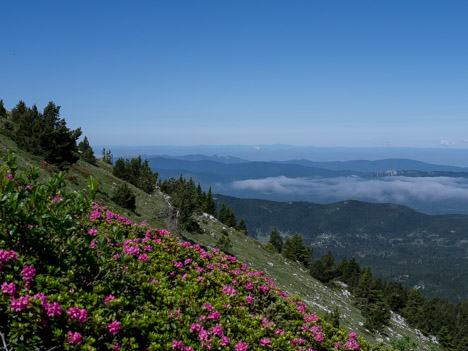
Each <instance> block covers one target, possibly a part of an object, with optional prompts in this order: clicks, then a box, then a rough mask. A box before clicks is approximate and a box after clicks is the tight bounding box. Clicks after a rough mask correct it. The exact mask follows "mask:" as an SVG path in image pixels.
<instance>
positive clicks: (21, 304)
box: [10, 295, 29, 312]
mask: <svg viewBox="0 0 468 351" xmlns="http://www.w3.org/2000/svg"><path fill="white" fill-rule="evenodd" d="M28 305H29V295H27V296H20V297H19V298H18V299H15V298H12V299H11V302H10V308H11V309H12V310H13V311H15V312H20V311H22V310H24V309H26V308H27V307H28Z"/></svg>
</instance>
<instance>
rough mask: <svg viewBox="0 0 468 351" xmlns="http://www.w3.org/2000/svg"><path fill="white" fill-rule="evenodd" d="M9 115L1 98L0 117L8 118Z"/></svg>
mask: <svg viewBox="0 0 468 351" xmlns="http://www.w3.org/2000/svg"><path fill="white" fill-rule="evenodd" d="M6 117H7V110H6V109H5V106H3V99H0V118H6Z"/></svg>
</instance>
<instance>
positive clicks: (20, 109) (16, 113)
mask: <svg viewBox="0 0 468 351" xmlns="http://www.w3.org/2000/svg"><path fill="white" fill-rule="evenodd" d="M28 110H29V109H28V107H27V106H26V103H25V102H24V101H23V100H20V101H19V102H18V104H17V105H16V106H15V107H14V108H13V109H12V110H11V119H12V120H13V121H15V122H20V121H21V120H22V119H23V117H24V116H25V114H26V113H28Z"/></svg>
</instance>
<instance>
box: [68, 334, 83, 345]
mask: <svg viewBox="0 0 468 351" xmlns="http://www.w3.org/2000/svg"><path fill="white" fill-rule="evenodd" d="M68 342H69V343H70V344H79V343H80V342H81V334H80V333H78V332H75V333H73V332H72V331H69V332H68Z"/></svg>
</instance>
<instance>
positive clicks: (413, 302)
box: [403, 289, 425, 329]
mask: <svg viewBox="0 0 468 351" xmlns="http://www.w3.org/2000/svg"><path fill="white" fill-rule="evenodd" d="M424 300H425V299H424V297H423V296H421V294H420V293H419V291H418V290H416V289H412V290H411V291H410V292H409V294H408V299H407V301H406V306H405V308H404V310H403V315H404V316H405V318H406V321H407V322H408V324H409V325H410V326H412V327H415V328H418V329H425V323H424V319H425V318H424V311H423V306H424Z"/></svg>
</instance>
